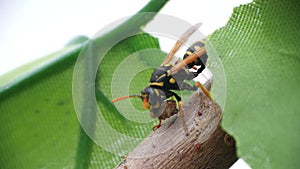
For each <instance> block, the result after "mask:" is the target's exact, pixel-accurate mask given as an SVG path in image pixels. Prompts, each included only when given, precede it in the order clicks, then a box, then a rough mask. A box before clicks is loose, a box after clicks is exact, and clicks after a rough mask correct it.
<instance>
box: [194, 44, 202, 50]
mask: <svg viewBox="0 0 300 169" xmlns="http://www.w3.org/2000/svg"><path fill="white" fill-rule="evenodd" d="M194 49H195V50H196V51H199V50H201V49H202V48H201V47H200V46H197V45H196V46H194Z"/></svg>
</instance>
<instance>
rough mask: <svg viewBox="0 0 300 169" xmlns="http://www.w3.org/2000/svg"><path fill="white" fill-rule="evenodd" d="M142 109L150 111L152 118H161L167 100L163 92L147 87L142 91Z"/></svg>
mask: <svg viewBox="0 0 300 169" xmlns="http://www.w3.org/2000/svg"><path fill="white" fill-rule="evenodd" d="M141 99H142V107H143V108H144V109H150V112H151V117H153V118H155V117H159V116H160V114H161V113H160V112H161V108H162V105H164V104H163V103H164V100H165V99H166V97H165V94H164V92H163V91H162V90H160V89H156V88H153V87H145V88H144V89H143V90H142V91H141Z"/></svg>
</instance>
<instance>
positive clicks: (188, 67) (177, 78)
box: [112, 24, 210, 135]
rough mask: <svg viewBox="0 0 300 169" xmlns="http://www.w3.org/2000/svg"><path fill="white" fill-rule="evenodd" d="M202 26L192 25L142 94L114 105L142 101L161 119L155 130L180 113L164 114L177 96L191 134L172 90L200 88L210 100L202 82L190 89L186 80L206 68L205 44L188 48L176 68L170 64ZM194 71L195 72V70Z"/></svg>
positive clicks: (195, 44) (182, 118) (185, 129)
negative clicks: (133, 99)
mask: <svg viewBox="0 0 300 169" xmlns="http://www.w3.org/2000/svg"><path fill="white" fill-rule="evenodd" d="M200 25H201V24H196V25H194V26H192V27H191V28H190V29H188V30H187V31H186V32H185V33H184V34H183V35H182V36H181V37H180V38H179V40H178V41H177V42H176V43H175V45H174V46H173V48H172V50H171V51H170V53H169V54H168V55H167V56H166V58H165V60H164V61H163V62H162V64H161V65H160V67H158V68H157V69H155V70H154V72H153V73H152V75H151V78H150V81H149V82H150V83H149V86H147V87H145V88H144V89H143V90H142V91H141V94H140V95H129V96H123V97H119V98H116V99H114V100H112V102H113V103H114V102H116V101H119V100H123V99H127V98H134V97H135V98H140V99H141V100H142V106H143V108H145V109H149V110H150V112H151V117H153V118H158V119H159V123H158V125H155V126H154V127H153V129H156V128H158V127H160V125H161V121H162V120H163V119H165V118H168V117H170V116H172V115H173V114H175V113H177V111H173V112H168V113H167V112H166V111H165V108H166V106H168V105H169V104H170V103H172V98H174V97H175V98H176V100H177V104H178V109H179V113H180V118H181V120H182V124H183V129H184V132H185V134H186V135H188V130H187V127H186V123H185V120H184V113H183V110H182V101H181V97H180V96H179V95H178V94H176V93H175V92H173V91H172V90H180V91H182V90H192V91H196V90H197V89H198V88H201V89H202V91H203V92H204V93H205V94H206V95H207V96H208V97H209V98H210V95H209V92H208V90H207V89H206V88H204V87H203V86H202V84H201V83H199V82H196V83H195V85H194V86H191V85H189V84H187V83H186V82H184V81H185V80H192V79H194V78H195V77H197V76H198V75H199V74H200V73H201V72H202V71H203V70H204V69H205V64H206V61H207V58H208V57H207V53H206V49H205V42H204V41H199V42H196V43H194V44H193V45H191V47H189V48H188V49H187V51H186V53H185V55H184V57H183V60H179V61H177V62H176V63H175V64H174V65H173V64H170V63H169V62H170V61H171V60H172V59H173V57H174V55H175V53H176V52H177V51H178V49H179V48H180V47H181V46H182V45H183V43H185V42H186V41H187V39H188V38H189V37H190V36H191V35H192V34H193V33H194V32H195V31H196V30H197V29H198V28H199V27H200ZM196 66H197V67H198V68H197V67H196ZM199 66H200V67H199ZM192 69H194V71H193V70H192ZM170 98H171V101H170ZM173 103H174V100H173ZM175 105H176V104H175ZM176 110H177V109H176Z"/></svg>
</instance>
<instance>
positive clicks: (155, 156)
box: [116, 92, 237, 169]
mask: <svg viewBox="0 0 300 169" xmlns="http://www.w3.org/2000/svg"><path fill="white" fill-rule="evenodd" d="M183 111H184V116H185V119H186V125H187V128H188V131H189V135H188V136H185V134H184V131H183V128H182V123H181V120H180V117H179V115H174V116H172V117H171V118H169V119H166V120H165V121H164V122H163V124H162V126H161V127H160V128H158V129H157V130H155V131H154V132H153V133H152V134H150V135H149V136H148V137H147V138H145V139H144V140H143V141H142V142H141V143H140V144H139V145H138V146H137V147H136V148H135V149H134V150H133V151H132V152H130V153H129V154H128V156H126V158H125V159H124V160H123V161H122V162H121V163H119V165H118V166H116V168H117V169H121V168H122V169H124V168H130V169H132V168H143V169H148V168H220V169H221V168H222V169H223V168H229V167H230V166H231V165H232V164H233V163H234V162H235V161H236V160H237V155H236V148H235V142H234V139H233V138H232V137H231V136H229V135H228V134H226V133H225V132H224V131H223V130H222V128H221V127H220V122H221V117H222V114H221V110H220V109H219V107H217V106H216V104H214V103H213V102H212V101H211V100H210V99H209V98H208V97H207V96H206V95H205V94H203V93H198V92H197V93H194V94H193V95H192V96H191V97H190V98H189V100H187V101H186V102H185V104H183Z"/></svg>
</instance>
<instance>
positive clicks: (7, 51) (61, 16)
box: [0, 0, 250, 169]
mask: <svg viewBox="0 0 300 169" xmlns="http://www.w3.org/2000/svg"><path fill="white" fill-rule="evenodd" d="M148 1H149V0H130V1H129V0H127V1H124V0H109V1H99V0H62V1H61V0H60V1H58V0H52V1H50V0H48V1H47V0H43V1H41V0H1V1H0V20H1V22H0V51H1V55H0V58H1V61H0V76H1V75H3V74H5V73H7V72H9V71H11V70H13V69H15V68H17V67H19V66H21V65H23V64H25V63H28V62H31V61H33V60H35V59H37V58H40V57H43V56H45V55H47V54H50V53H52V52H55V51H57V50H59V49H61V48H63V47H64V45H65V44H66V43H67V42H68V41H69V40H71V39H72V38H74V37H75V36H77V35H86V36H88V37H92V36H93V35H94V34H95V33H97V32H98V30H100V29H101V28H102V27H104V26H106V25H108V24H110V23H112V22H114V21H116V20H118V19H121V18H123V17H127V16H131V15H133V14H134V13H136V12H137V11H138V10H140V9H141V8H142V7H143V6H144V5H145V4H147V2H148ZM249 2H250V0H226V1H217V0H209V1H208V0H206V1H204V0H187V1H182V0H172V1H169V2H168V3H167V4H166V6H165V7H164V8H163V9H162V10H161V11H160V13H161V14H167V15H172V16H175V17H178V18H180V19H183V20H185V21H187V22H189V23H191V24H195V23H198V22H202V23H203V26H202V27H201V31H202V32H203V33H204V34H205V35H209V34H210V33H212V32H213V31H214V30H216V29H218V28H220V27H222V26H224V25H225V24H226V22H227V20H228V18H229V17H230V15H231V13H232V11H233V9H234V7H237V6H239V5H242V4H246V3H249ZM171 45H172V44H171ZM169 48H170V46H162V49H163V50H165V51H169V50H170V49H169ZM237 163H238V165H235V166H233V167H232V168H245V169H247V168H248V169H249V167H248V166H247V165H246V164H245V163H244V162H243V161H242V160H239V161H238V162H237Z"/></svg>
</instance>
